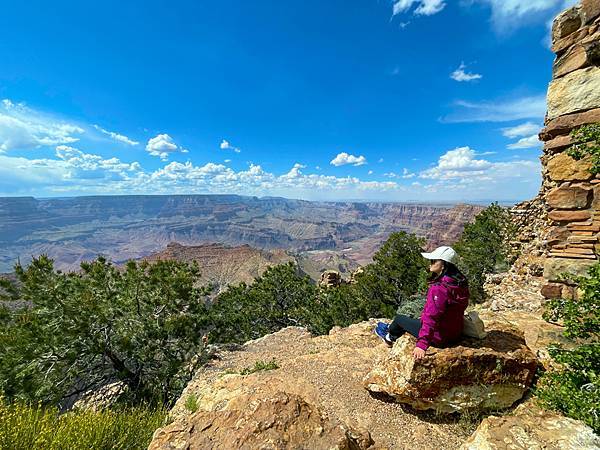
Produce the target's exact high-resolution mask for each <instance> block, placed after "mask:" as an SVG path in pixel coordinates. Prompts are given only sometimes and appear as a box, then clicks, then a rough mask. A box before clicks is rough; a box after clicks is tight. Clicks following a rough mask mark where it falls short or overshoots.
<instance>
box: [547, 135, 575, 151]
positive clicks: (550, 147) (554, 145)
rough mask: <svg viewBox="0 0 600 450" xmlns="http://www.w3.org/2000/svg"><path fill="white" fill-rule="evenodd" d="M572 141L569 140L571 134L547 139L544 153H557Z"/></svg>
mask: <svg viewBox="0 0 600 450" xmlns="http://www.w3.org/2000/svg"><path fill="white" fill-rule="evenodd" d="M572 143H573V142H572V141H571V136H569V135H566V136H558V137H555V138H554V139H551V140H549V141H547V142H546V143H545V144H544V152H546V153H557V152H559V151H561V150H564V149H565V148H567V147H568V146H570V145H571V144H572Z"/></svg>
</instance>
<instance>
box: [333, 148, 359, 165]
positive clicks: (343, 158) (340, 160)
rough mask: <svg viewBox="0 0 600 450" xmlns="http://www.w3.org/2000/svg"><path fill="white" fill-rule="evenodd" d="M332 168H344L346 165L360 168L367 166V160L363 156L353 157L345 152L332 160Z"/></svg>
mask: <svg viewBox="0 0 600 450" xmlns="http://www.w3.org/2000/svg"><path fill="white" fill-rule="evenodd" d="M329 164H331V165H333V166H336V167H338V166H345V165H347V164H352V165H353V166H362V165H363V164H367V158H365V157H364V156H362V155H361V156H354V155H350V154H348V153H346V152H342V153H339V154H338V155H337V156H336V157H335V158H333V159H332V160H331V161H330V163H329Z"/></svg>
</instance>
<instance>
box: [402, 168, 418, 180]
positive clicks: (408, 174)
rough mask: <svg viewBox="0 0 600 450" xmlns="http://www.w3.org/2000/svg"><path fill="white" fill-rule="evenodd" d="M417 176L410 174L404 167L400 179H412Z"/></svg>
mask: <svg viewBox="0 0 600 450" xmlns="http://www.w3.org/2000/svg"><path fill="white" fill-rule="evenodd" d="M416 175H417V174H416V173H413V172H411V171H410V170H408V169H407V168H406V167H405V168H404V169H402V178H414V177H415V176H416Z"/></svg>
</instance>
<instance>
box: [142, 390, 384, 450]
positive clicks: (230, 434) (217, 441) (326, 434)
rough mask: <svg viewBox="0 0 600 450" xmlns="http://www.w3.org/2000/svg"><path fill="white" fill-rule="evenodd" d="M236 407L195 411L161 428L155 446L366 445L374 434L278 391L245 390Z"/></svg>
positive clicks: (344, 448)
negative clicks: (353, 428) (254, 393)
mask: <svg viewBox="0 0 600 450" xmlns="http://www.w3.org/2000/svg"><path fill="white" fill-rule="evenodd" d="M246 401H247V403H246V404H241V405H238V406H239V407H240V408H239V409H227V410H218V411H199V412H198V413H196V414H193V415H192V416H191V417H189V419H188V421H186V422H184V423H174V424H172V425H168V426H167V427H165V428H162V429H159V430H158V431H157V432H156V433H155V434H154V438H153V440H152V443H151V444H150V447H149V450H159V449H161V450H162V449H165V450H166V449H181V448H190V449H198V450H201V449H206V450H212V449H214V448H222V449H243V448H247V449H255V448H256V449H258V448H260V449H296V448H297V449H300V448H314V449H319V448H322V449H338V450H354V449H357V450H358V449H366V448H368V447H369V446H371V444H373V440H372V439H371V437H370V436H369V435H368V433H366V434H361V433H357V432H353V431H351V430H348V429H347V428H346V427H344V426H343V425H341V424H339V423H336V422H335V421H332V420H330V419H329V418H328V417H327V416H325V415H324V414H323V413H321V412H320V411H319V410H318V409H317V408H315V406H314V405H311V404H309V403H307V402H306V401H305V400H304V399H303V398H301V397H299V396H297V395H293V394H287V393H285V392H276V393H274V394H272V395H271V396H267V397H262V396H260V395H259V396H249V397H248V398H247V399H246Z"/></svg>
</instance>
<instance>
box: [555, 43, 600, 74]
mask: <svg viewBox="0 0 600 450" xmlns="http://www.w3.org/2000/svg"><path fill="white" fill-rule="evenodd" d="M599 53H600V45H599V43H598V42H597V41H594V42H590V43H588V44H578V45H575V46H573V47H571V48H570V49H569V51H567V52H566V53H565V54H564V55H562V56H561V57H560V58H557V60H556V62H555V63H554V66H553V68H552V72H553V76H554V78H560V77H562V76H565V75H567V74H568V73H571V72H574V71H576V70H578V69H583V68H584V67H588V66H591V65H592V64H594V63H595V62H596V61H598V57H599Z"/></svg>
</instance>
